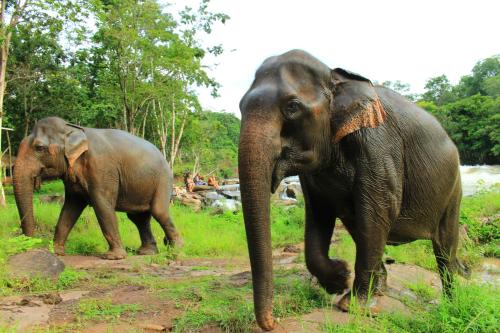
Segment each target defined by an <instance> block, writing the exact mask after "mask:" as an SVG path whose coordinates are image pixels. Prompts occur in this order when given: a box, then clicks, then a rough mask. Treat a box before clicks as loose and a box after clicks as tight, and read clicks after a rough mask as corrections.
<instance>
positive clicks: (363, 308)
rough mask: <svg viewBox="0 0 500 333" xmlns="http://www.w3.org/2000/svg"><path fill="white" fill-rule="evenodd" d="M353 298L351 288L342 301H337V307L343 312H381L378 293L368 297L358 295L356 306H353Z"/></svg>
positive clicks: (372, 313)
mask: <svg viewBox="0 0 500 333" xmlns="http://www.w3.org/2000/svg"><path fill="white" fill-rule="evenodd" d="M352 299H353V295H352V293H351V290H349V291H348V292H347V293H345V294H344V296H342V298H341V299H340V301H339V302H338V303H337V307H338V308H339V309H340V310H341V311H343V312H352V311H356V312H358V311H359V312H361V313H364V314H367V315H371V316H376V315H378V314H379V313H380V307H379V305H378V299H379V297H378V296H376V295H372V296H371V297H369V298H368V297H367V296H365V295H358V296H357V297H356V303H357V304H356V306H355V307H353V308H351V302H352Z"/></svg>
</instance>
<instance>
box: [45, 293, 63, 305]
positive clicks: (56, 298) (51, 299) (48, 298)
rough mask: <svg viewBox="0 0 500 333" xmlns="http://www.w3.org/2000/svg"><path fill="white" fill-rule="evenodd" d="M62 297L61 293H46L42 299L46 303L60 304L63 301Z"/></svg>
mask: <svg viewBox="0 0 500 333" xmlns="http://www.w3.org/2000/svg"><path fill="white" fill-rule="evenodd" d="M62 300H63V299H62V297H61V295H59V293H51V294H45V295H43V296H42V301H43V302H44V303H45V304H59V303H61V302H62Z"/></svg>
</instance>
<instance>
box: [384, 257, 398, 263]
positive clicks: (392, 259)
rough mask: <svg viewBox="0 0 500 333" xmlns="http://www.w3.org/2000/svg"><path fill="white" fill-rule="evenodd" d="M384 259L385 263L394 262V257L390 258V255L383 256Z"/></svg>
mask: <svg viewBox="0 0 500 333" xmlns="http://www.w3.org/2000/svg"><path fill="white" fill-rule="evenodd" d="M384 261H385V263H386V264H387V265H392V264H394V263H395V262H396V259H394V258H391V257H385V259H384Z"/></svg>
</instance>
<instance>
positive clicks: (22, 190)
mask: <svg viewBox="0 0 500 333" xmlns="http://www.w3.org/2000/svg"><path fill="white" fill-rule="evenodd" d="M54 176H55V177H57V178H59V179H61V180H63V182H64V188H65V199H64V204H63V207H62V210H61V213H60V215H59V220H58V222H57V226H56V230H55V235H54V249H55V252H56V254H59V255H63V254H64V244H65V242H66V239H67V237H68V234H69V232H70V231H71V229H72V228H73V226H74V225H75V223H76V221H77V219H78V217H79V216H80V215H81V213H82V211H83V209H84V208H85V207H87V206H88V205H91V206H92V207H93V208H94V211H95V214H96V216H97V220H98V222H99V226H100V227H101V230H102V233H103V234H104V237H105V238H106V241H107V242H108V244H109V251H108V252H107V253H106V254H105V255H104V258H105V259H122V258H124V257H125V256H126V252H125V249H124V248H123V245H122V242H121V239H120V234H119V231H118V224H117V218H116V213H115V211H121V212H126V213H127V216H128V218H129V219H130V220H131V221H132V222H134V224H135V225H136V226H137V229H138V230H139V234H140V237H141V243H142V244H141V247H140V248H139V250H138V253H139V254H153V253H157V252H158V248H157V246H156V241H155V239H154V236H153V234H152V232H151V225H150V220H151V216H153V217H154V218H155V219H156V220H157V221H158V222H159V223H160V225H161V227H162V228H163V231H164V232H165V239H164V242H165V244H169V245H174V244H176V243H177V244H178V243H179V242H180V237H179V234H178V232H177V231H176V229H175V227H174V224H173V222H172V219H171V217H170V214H169V202H170V196H171V193H172V179H173V177H172V171H171V170H170V168H169V166H168V164H167V162H166V161H165V158H164V157H163V155H162V154H161V153H160V151H159V150H158V149H157V148H156V147H155V146H154V145H152V144H151V143H149V142H147V141H145V140H143V139H141V138H138V137H136V136H134V135H131V134H129V133H127V132H124V131H120V130H115V129H95V128H87V127H81V126H77V125H74V124H70V123H67V122H66V121H64V120H63V119H61V118H57V117H49V118H44V119H41V120H39V121H38V122H37V123H36V124H35V126H34V128H33V131H32V132H31V134H30V135H28V136H27V137H25V138H24V139H23V140H22V142H21V144H20V146H19V152H18V155H17V160H16V167H15V169H14V177H13V183H14V195H15V199H16V204H17V207H18V210H19V215H20V218H21V228H22V231H23V233H24V234H25V235H27V236H33V234H34V232H35V219H34V216H33V189H34V187H35V186H36V185H37V184H39V183H40V179H43V178H46V177H50V178H53V177H54Z"/></svg>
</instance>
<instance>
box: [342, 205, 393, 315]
mask: <svg viewBox="0 0 500 333" xmlns="http://www.w3.org/2000/svg"><path fill="white" fill-rule="evenodd" d="M381 215H382V214H380V211H379V213H378V214H375V213H372V214H367V215H366V216H364V217H362V218H359V219H358V220H357V221H356V227H355V230H352V231H351V235H352V236H353V239H354V242H355V244H356V263H355V267H354V271H355V277H354V283H353V287H352V291H351V292H349V293H346V294H345V295H344V296H343V297H342V299H341V300H340V301H339V303H338V307H339V308H340V309H341V310H343V311H349V307H350V302H351V296H356V297H357V300H358V302H359V304H360V305H361V306H363V307H365V306H366V307H367V308H368V310H369V311H370V312H371V313H377V312H378V311H379V309H378V307H377V297H376V296H378V295H381V294H382V293H383V292H384V291H385V290H386V288H387V285H386V280H387V271H386V269H385V266H384V264H383V263H382V256H383V254H384V248H385V244H386V241H387V236H388V230H389V229H388V227H386V226H388V225H389V224H388V223H387V221H377V220H376V218H375V217H377V218H380V216H381ZM368 301H369V304H367V302H368Z"/></svg>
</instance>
